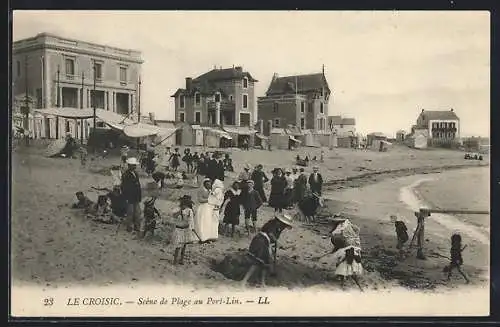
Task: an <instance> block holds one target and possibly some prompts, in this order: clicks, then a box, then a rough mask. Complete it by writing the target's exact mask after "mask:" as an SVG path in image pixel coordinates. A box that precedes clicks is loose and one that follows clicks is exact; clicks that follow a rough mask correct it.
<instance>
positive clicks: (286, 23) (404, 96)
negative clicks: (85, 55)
mask: <svg viewBox="0 0 500 327" xmlns="http://www.w3.org/2000/svg"><path fill="white" fill-rule="evenodd" d="M41 32H49V33H55V34H57V35H60V36H63V37H68V38H76V39H81V40H84V41H89V42H95V43H102V44H107V45H111V46H117V47H123V48H131V49H137V50H140V51H141V52H142V57H143V59H144V61H145V62H144V64H143V65H142V74H141V76H142V89H141V109H142V111H144V112H154V113H155V115H156V118H157V119H172V120H173V119H174V101H173V98H171V97H170V95H172V94H173V93H174V92H175V90H177V89H178V88H181V87H184V84H185V78H186V77H197V76H199V75H201V74H203V73H205V72H207V71H209V70H211V69H212V68H213V67H214V65H215V66H217V67H220V66H222V67H223V68H229V67H232V66H233V65H234V66H242V67H243V69H244V70H245V71H248V72H250V73H251V74H252V76H253V77H254V78H256V79H257V80H259V82H258V83H257V86H256V94H257V96H264V95H265V92H266V90H267V88H268V86H269V83H270V81H271V78H272V76H273V74H274V73H278V74H279V75H281V76H286V75H294V74H309V73H318V72H321V69H322V65H325V75H326V78H327V80H328V83H329V86H330V89H331V90H332V92H333V94H332V96H331V98H330V103H329V115H343V116H345V117H353V118H356V125H357V126H356V128H357V131H358V132H360V133H370V132H382V133H386V134H388V135H394V134H395V132H396V131H397V130H399V129H404V130H409V129H410V127H411V125H412V124H414V123H415V120H416V119H417V116H418V114H419V113H420V111H421V110H422V109H427V110H450V108H453V109H454V111H455V112H456V113H457V115H458V116H459V117H460V122H461V134H462V136H466V135H467V136H471V135H479V136H489V133H490V131H489V120H490V16H489V12H487V11H475V12H472V11H471V12H467V11H456V12H452V11H435V12H433V11H418V12H416V11H415V12H411V11H404V12H398V11H307V12H305V11H272V12H271V11H269V12H266V11H246V12H238V11H218V12H213V11H190V12H182V11H143V12H141V11H16V12H14V16H13V30H12V33H13V40H14V41H16V40H19V39H22V38H26V37H31V36H34V35H36V34H37V33H41Z"/></svg>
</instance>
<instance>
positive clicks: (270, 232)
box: [241, 214, 293, 286]
mask: <svg viewBox="0 0 500 327" xmlns="http://www.w3.org/2000/svg"><path fill="white" fill-rule="evenodd" d="M292 226H293V224H292V218H291V217H290V216H289V215H287V214H283V215H281V214H280V215H277V216H275V217H274V218H273V219H271V220H269V221H268V222H267V223H265V224H264V226H262V228H261V230H260V232H259V233H257V234H256V235H255V236H254V237H253V239H252V241H251V243H250V246H249V249H248V255H249V257H250V258H251V259H252V261H253V264H252V266H251V267H250V269H249V270H248V272H247V273H246V274H245V277H244V278H243V280H242V281H241V284H242V286H245V285H246V284H247V282H248V280H249V279H250V277H252V275H253V274H254V273H255V271H256V270H258V269H259V270H260V273H261V284H262V286H265V285H266V277H267V273H268V271H269V270H271V272H273V271H275V268H276V255H277V253H276V251H277V248H278V239H279V237H280V235H281V232H282V231H284V230H285V229H291V228H292ZM273 245H274V247H273Z"/></svg>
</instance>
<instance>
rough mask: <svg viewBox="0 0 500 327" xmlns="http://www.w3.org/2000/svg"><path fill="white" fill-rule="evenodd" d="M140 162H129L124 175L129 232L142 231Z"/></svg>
mask: <svg viewBox="0 0 500 327" xmlns="http://www.w3.org/2000/svg"><path fill="white" fill-rule="evenodd" d="M138 163H139V162H138V161H137V159H136V158H129V159H128V160H127V165H128V168H127V170H126V171H125V172H124V173H123V176H122V183H121V189H122V194H123V197H124V199H125V200H126V201H127V220H126V226H127V231H128V232H131V231H132V230H135V231H137V232H140V231H141V227H142V226H141V208H140V204H141V199H142V192H141V183H140V181H139V175H138V173H137V171H136V168H137V165H138Z"/></svg>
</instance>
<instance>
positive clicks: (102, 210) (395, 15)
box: [10, 10, 490, 317]
mask: <svg viewBox="0 0 500 327" xmlns="http://www.w3.org/2000/svg"><path fill="white" fill-rule="evenodd" d="M10 66H11V71H10V77H11V90H10V99H11V102H10V104H11V106H10V119H11V126H12V129H11V131H10V132H11V133H10V139H11V155H10V156H11V158H10V159H11V165H12V166H11V167H12V169H11V185H10V188H11V199H10V201H11V217H10V234H11V248H10V251H11V252H10V263H11V267H10V277H11V278H10V284H11V315H12V316H13V317H42V316H51V317H93V316H99V317H105V316H109V317H111V316H113V317H177V316H191V317H201V316H203V317H208V316H216V317H238V316H241V317H243V316H254V317H262V316H284V317H293V316H301V317H315V316H323V317H325V316H342V317H349V316H388V317H393V316H411V315H413V316H414V315H423V316H428V317H429V316H488V315H489V313H490V293H489V292H490V14H489V12H487V11H298V10H297V11H111V10H109V11H76V10H73V11H72V10H67V11H55V10H54V11H52V10H51V11H48V10H47V11H25V10H18V11H14V12H13V19H12V43H11V57H10Z"/></svg>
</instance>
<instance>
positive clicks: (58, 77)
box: [56, 65, 61, 139]
mask: <svg viewBox="0 0 500 327" xmlns="http://www.w3.org/2000/svg"><path fill="white" fill-rule="evenodd" d="M60 75H61V71H60V67H59V65H57V92H56V96H57V99H56V104H57V108H59V107H60V106H61V103H60V101H59V92H61V90H60V89H59V83H60ZM56 139H59V117H58V116H56Z"/></svg>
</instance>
